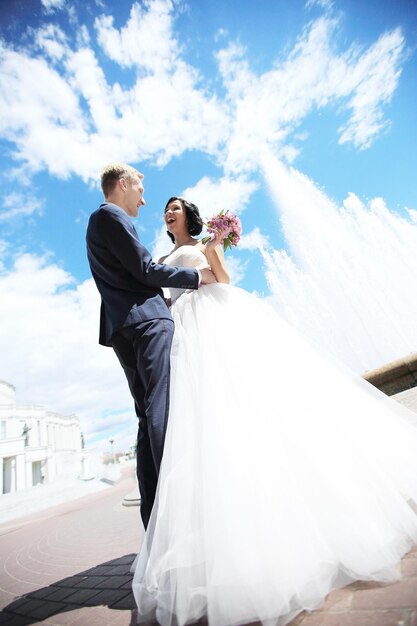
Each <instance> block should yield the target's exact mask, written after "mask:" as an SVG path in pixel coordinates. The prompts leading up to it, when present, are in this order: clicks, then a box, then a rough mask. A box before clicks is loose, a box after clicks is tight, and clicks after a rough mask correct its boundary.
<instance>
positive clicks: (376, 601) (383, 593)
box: [352, 578, 417, 610]
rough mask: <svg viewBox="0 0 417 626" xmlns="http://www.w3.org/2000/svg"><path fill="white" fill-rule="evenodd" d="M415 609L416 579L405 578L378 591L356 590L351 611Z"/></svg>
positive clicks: (416, 604)
mask: <svg viewBox="0 0 417 626" xmlns="http://www.w3.org/2000/svg"><path fill="white" fill-rule="evenodd" d="M395 608H409V609H414V608H415V609H417V578H407V579H404V580H402V581H400V582H397V583H393V584H392V585H386V586H385V587H380V588H379V589H378V588H377V589H363V590H360V589H359V590H356V591H355V592H354V595H353V599H352V609H368V610H369V609H395Z"/></svg>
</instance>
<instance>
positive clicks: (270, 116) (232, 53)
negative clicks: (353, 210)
mask: <svg viewBox="0 0 417 626" xmlns="http://www.w3.org/2000/svg"><path fill="white" fill-rule="evenodd" d="M338 27H339V21H338V20H337V19H336V18H334V17H327V16H326V17H320V18H319V19H316V20H314V21H313V22H311V23H310V24H309V25H308V27H306V28H305V29H304V32H303V33H302V35H301V36H300V37H299V39H298V41H297V42H296V44H295V46H294V47H293V49H292V50H291V51H290V53H289V54H288V55H287V57H286V58H283V59H280V60H278V59H277V60H276V61H275V63H274V66H273V68H272V69H271V70H270V71H268V72H265V73H264V74H261V75H259V76H258V75H256V74H254V72H253V71H251V69H250V67H249V64H248V62H247V59H246V51H245V49H244V48H242V46H239V45H237V44H235V43H233V42H232V43H230V44H229V45H228V46H227V47H226V48H225V49H223V50H221V51H220V52H219V53H218V54H217V59H218V63H219V69H220V73H221V75H222V77H223V81H224V84H225V87H226V88H227V93H228V95H227V98H228V103H229V105H230V108H231V110H232V111H233V116H232V117H231V132H230V135H229V138H228V140H227V145H226V149H225V152H224V167H225V171H226V172H234V173H235V174H236V173H237V172H245V171H246V172H247V171H251V170H254V169H258V168H259V161H260V160H261V159H262V157H263V155H265V154H266V153H268V152H271V151H273V152H274V153H275V155H276V156H279V157H280V158H283V157H285V158H286V159H287V160H288V161H290V162H291V161H292V160H293V159H294V158H295V156H296V155H297V152H296V149H295V148H294V147H293V146H292V145H291V139H292V134H293V133H294V131H295V130H296V129H297V127H298V126H299V124H300V123H301V122H302V121H303V120H304V119H305V118H306V117H307V116H308V114H309V113H310V112H311V111H312V110H313V109H315V108H322V107H326V106H330V105H331V106H335V105H337V107H338V113H339V115H341V114H342V112H344V111H345V110H347V111H348V113H349V115H350V116H349V118H348V120H347V121H346V123H345V124H344V125H343V126H342V128H341V129H340V133H341V137H340V142H341V143H345V142H352V143H353V144H354V145H355V146H356V147H358V148H367V147H369V145H370V144H371V143H372V141H373V140H374V139H375V137H377V136H378V134H379V133H380V132H381V131H382V129H383V127H384V124H385V121H384V119H383V115H384V111H383V106H384V105H385V104H387V102H389V100H390V98H391V97H392V94H393V92H394V90H395V88H396V86H397V84H398V78H399V74H400V65H401V61H402V55H403V50H404V45H405V42H404V38H403V36H402V34H401V31H400V30H399V29H396V30H394V31H392V32H391V33H385V34H384V35H382V36H381V37H380V38H379V39H378V40H377V42H376V43H375V44H374V45H373V46H371V47H370V48H369V49H368V50H364V51H360V50H359V49H358V47H357V46H352V47H351V48H349V49H348V50H347V51H344V52H343V51H342V52H340V53H338V52H336V51H335V46H334V43H333V40H334V38H335V34H336V31H337V29H338ZM294 138H295V139H296V138H297V137H296V136H294ZM298 139H299V136H298Z"/></svg>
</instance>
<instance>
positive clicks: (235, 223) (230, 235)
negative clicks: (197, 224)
mask: <svg viewBox="0 0 417 626" xmlns="http://www.w3.org/2000/svg"><path fill="white" fill-rule="evenodd" d="M206 226H207V232H208V233H210V236H209V237H204V239H202V242H203V243H207V242H208V241H210V239H211V234H213V233H216V231H217V230H223V231H224V237H223V241H222V245H223V250H224V251H226V250H227V248H231V247H232V246H237V244H238V243H239V240H240V235H241V234H242V224H241V221H240V219H239V218H238V216H237V215H234V213H229V211H220V213H219V214H218V215H214V216H213V217H212V218H210V219H209V220H208V222H207V224H206Z"/></svg>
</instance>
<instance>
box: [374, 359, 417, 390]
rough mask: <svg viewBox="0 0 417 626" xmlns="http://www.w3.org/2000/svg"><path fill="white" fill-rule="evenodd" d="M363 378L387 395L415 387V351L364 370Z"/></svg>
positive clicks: (416, 384) (416, 373)
mask: <svg viewBox="0 0 417 626" xmlns="http://www.w3.org/2000/svg"><path fill="white" fill-rule="evenodd" d="M363 378H364V379H365V380H367V381H368V382H370V383H371V384H372V385H374V387H377V388H378V389H380V390H381V391H383V392H384V393H386V394H387V395H388V396H393V395H395V394H397V393H400V392H402V391H405V390H406V389H412V388H413V387H417V352H414V353H413V354H410V355H408V356H406V357H404V358H402V359H397V360H396V361H392V362H391V363H387V364H386V365H383V366H382V367H379V368H377V369H375V370H370V371H368V372H365V374H363Z"/></svg>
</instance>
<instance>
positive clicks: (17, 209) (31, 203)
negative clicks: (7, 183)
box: [0, 192, 44, 222]
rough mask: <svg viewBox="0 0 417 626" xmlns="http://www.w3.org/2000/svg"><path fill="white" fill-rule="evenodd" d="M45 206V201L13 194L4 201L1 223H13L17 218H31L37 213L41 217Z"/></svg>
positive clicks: (0, 216) (0, 214)
mask: <svg viewBox="0 0 417 626" xmlns="http://www.w3.org/2000/svg"><path fill="white" fill-rule="evenodd" d="M43 206H44V202H43V200H39V199H38V198H35V197H33V196H25V195H23V194H22V193H17V192H13V193H11V194H9V195H8V196H6V197H5V198H4V200H3V209H1V210H0V222H11V221H13V220H15V219H16V218H19V217H29V216H31V215H33V214H35V213H37V214H39V215H41V214H42V209H43Z"/></svg>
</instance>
